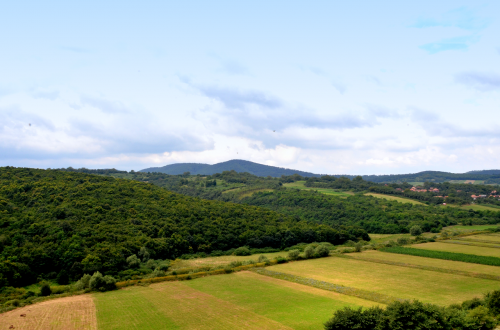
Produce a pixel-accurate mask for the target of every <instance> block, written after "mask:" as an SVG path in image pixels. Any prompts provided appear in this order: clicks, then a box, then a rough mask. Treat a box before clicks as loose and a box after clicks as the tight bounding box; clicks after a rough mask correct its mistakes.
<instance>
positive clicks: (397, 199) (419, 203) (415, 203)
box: [365, 193, 426, 205]
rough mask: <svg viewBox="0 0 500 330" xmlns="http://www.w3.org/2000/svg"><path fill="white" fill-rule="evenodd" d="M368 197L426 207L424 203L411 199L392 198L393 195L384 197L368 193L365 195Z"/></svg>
mask: <svg viewBox="0 0 500 330" xmlns="http://www.w3.org/2000/svg"><path fill="white" fill-rule="evenodd" d="M365 195H366V196H373V197H376V198H384V199H387V200H390V201H397V202H400V203H411V204H414V205H426V204H424V203H421V202H419V201H416V200H414V199H409V198H403V197H396V196H391V195H384V194H376V193H367V194H365Z"/></svg>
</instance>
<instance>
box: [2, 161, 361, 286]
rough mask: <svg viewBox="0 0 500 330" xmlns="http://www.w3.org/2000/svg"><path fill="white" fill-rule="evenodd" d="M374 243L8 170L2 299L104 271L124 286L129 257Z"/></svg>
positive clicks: (241, 212)
mask: <svg viewBox="0 0 500 330" xmlns="http://www.w3.org/2000/svg"><path fill="white" fill-rule="evenodd" d="M359 237H367V235H366V232H365V231H363V230H361V229H356V228H353V227H343V226H339V227H337V228H336V229H333V228H332V227H330V226H328V225H321V224H318V223H313V222H309V221H305V220H300V219H299V218H298V217H292V216H287V215H283V214H279V213H276V212H274V211H272V210H269V209H265V208H259V207H256V206H249V205H241V204H234V203H228V202H222V201H214V200H201V199H198V198H193V197H189V196H184V195H180V194H177V193H173V192H169V191H167V190H166V189H164V188H161V187H157V186H155V185H153V184H150V183H143V182H137V181H133V180H124V179H115V178H113V177H110V176H102V175H100V176H99V175H91V174H86V173H78V172H71V171H59V170H36V169H24V168H13V167H2V168H0V290H1V288H2V287H4V286H24V285H27V284H30V283H34V282H36V281H37V278H50V276H54V275H50V274H57V273H61V272H65V273H69V275H70V277H71V278H74V279H77V278H79V277H81V276H82V274H83V273H92V272H94V271H96V270H99V271H101V272H103V273H105V274H109V275H113V276H117V277H118V278H120V277H121V276H122V275H121V274H123V272H124V271H127V267H128V264H127V263H126V258H127V257H129V256H131V255H133V254H138V252H139V251H140V249H141V248H143V247H144V248H146V249H147V250H148V251H149V253H150V255H151V258H154V259H166V258H168V259H172V258H176V257H179V256H181V255H182V254H190V253H197V252H205V253H210V252H212V251H214V250H228V249H231V248H237V247H240V246H244V245H248V246H250V247H255V248H261V247H274V248H284V247H288V246H291V245H294V244H297V243H299V242H313V241H327V242H331V243H333V244H341V243H343V242H345V241H346V240H349V239H350V240H357V239H358V238H359Z"/></svg>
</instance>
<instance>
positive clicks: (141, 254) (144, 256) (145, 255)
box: [138, 246, 149, 262]
mask: <svg viewBox="0 0 500 330" xmlns="http://www.w3.org/2000/svg"><path fill="white" fill-rule="evenodd" d="M138 255H139V258H141V259H142V262H146V261H148V260H149V251H148V249H146V247H144V246H143V247H141V249H140V250H139V253H138Z"/></svg>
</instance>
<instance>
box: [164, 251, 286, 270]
mask: <svg viewBox="0 0 500 330" xmlns="http://www.w3.org/2000/svg"><path fill="white" fill-rule="evenodd" d="M261 255H264V256H266V257H267V258H268V259H269V260H271V259H274V258H276V257H286V256H287V255H288V252H286V251H281V252H273V253H259V254H253V255H250V256H233V255H230V256H221V257H208V258H196V259H187V260H182V259H177V260H175V261H174V262H173V263H172V264H171V267H170V270H176V269H182V268H197V267H205V266H209V267H217V266H224V265H228V264H229V263H231V262H233V261H248V260H254V261H257V259H258V258H259V256H261Z"/></svg>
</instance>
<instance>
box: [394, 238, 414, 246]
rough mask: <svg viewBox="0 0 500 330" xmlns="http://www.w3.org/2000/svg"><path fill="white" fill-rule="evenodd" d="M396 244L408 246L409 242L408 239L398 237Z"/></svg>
mask: <svg viewBox="0 0 500 330" xmlns="http://www.w3.org/2000/svg"><path fill="white" fill-rule="evenodd" d="M397 242H398V245H408V244H410V242H411V241H410V239H409V238H408V237H400V238H398V240H397Z"/></svg>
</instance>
